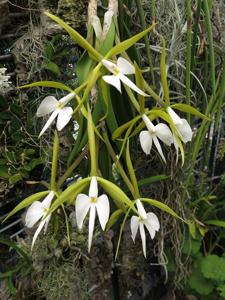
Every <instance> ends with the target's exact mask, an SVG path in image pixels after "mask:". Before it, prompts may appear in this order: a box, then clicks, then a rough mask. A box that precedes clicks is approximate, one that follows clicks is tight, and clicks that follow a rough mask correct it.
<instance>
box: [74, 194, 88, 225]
mask: <svg viewBox="0 0 225 300" xmlns="http://www.w3.org/2000/svg"><path fill="white" fill-rule="evenodd" d="M75 206H76V221H77V226H78V228H79V229H81V228H82V227H83V222H84V219H85V217H86V215H87V213H88V210H89V208H90V206H91V202H90V198H89V197H88V196H87V195H85V194H79V195H78V196H77V199H76V202H75Z"/></svg>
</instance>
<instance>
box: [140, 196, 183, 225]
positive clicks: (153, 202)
mask: <svg viewBox="0 0 225 300" xmlns="http://www.w3.org/2000/svg"><path fill="white" fill-rule="evenodd" d="M140 200H142V201H144V202H146V203H148V204H150V205H152V206H155V207H157V208H159V209H161V210H163V211H165V212H166V213H168V214H170V215H171V216H173V217H175V218H177V219H180V220H181V221H184V220H183V219H182V218H181V217H179V216H178V214H177V213H176V212H175V211H174V210H172V208H170V207H169V206H168V205H166V204H164V203H162V202H160V201H158V200H154V199H149V198H140Z"/></svg>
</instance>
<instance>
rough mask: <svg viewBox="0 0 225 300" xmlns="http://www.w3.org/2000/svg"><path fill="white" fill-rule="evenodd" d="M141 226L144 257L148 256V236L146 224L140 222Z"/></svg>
mask: <svg viewBox="0 0 225 300" xmlns="http://www.w3.org/2000/svg"><path fill="white" fill-rule="evenodd" d="M139 228H140V234H141V241H142V248H143V253H144V257H145V258H146V237H145V229H144V224H143V223H140V225H139Z"/></svg>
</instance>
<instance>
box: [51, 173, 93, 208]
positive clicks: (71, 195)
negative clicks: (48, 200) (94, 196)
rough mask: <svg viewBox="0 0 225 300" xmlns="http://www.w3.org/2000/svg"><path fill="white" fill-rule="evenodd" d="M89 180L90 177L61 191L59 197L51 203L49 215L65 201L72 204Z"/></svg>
mask: <svg viewBox="0 0 225 300" xmlns="http://www.w3.org/2000/svg"><path fill="white" fill-rule="evenodd" d="M90 179H91V178H90V177H88V178H84V179H81V180H79V181H76V182H74V183H72V184H71V185H70V186H68V188H67V189H65V191H63V192H62V193H61V194H60V195H59V197H58V198H57V199H56V200H55V201H54V202H53V204H52V206H51V208H50V210H49V214H50V213H52V212H53V211H55V210H56V209H57V208H58V207H59V206H61V205H62V204H63V203H64V202H66V201H68V202H69V204H72V202H74V201H75V198H76V197H77V195H78V194H80V193H81V192H82V191H83V190H84V189H85V188H86V187H87V186H88V183H89V182H90Z"/></svg>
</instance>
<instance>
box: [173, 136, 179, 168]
mask: <svg viewBox="0 0 225 300" xmlns="http://www.w3.org/2000/svg"><path fill="white" fill-rule="evenodd" d="M173 144H174V147H175V149H176V154H177V157H176V164H177V162H178V157H179V145H178V142H177V138H176V137H175V136H174V135H173Z"/></svg>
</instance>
